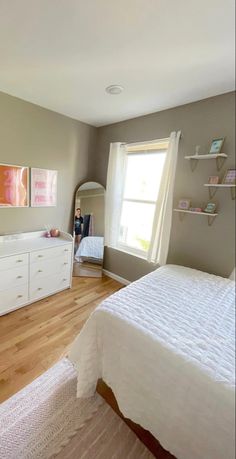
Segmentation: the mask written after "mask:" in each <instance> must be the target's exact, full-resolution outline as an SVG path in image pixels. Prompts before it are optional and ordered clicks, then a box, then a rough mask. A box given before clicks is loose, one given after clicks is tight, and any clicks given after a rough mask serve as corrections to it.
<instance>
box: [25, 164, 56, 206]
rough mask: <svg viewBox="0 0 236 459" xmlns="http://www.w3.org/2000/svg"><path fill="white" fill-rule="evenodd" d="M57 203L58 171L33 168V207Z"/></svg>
mask: <svg viewBox="0 0 236 459" xmlns="http://www.w3.org/2000/svg"><path fill="white" fill-rule="evenodd" d="M56 205H57V171H52V170H48V169H35V168H32V169H31V207H55V206H56Z"/></svg>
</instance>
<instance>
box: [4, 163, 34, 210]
mask: <svg viewBox="0 0 236 459" xmlns="http://www.w3.org/2000/svg"><path fill="white" fill-rule="evenodd" d="M1 207H4V208H10V207H29V168H28V167H25V166H14V165H10V164H0V208H1Z"/></svg>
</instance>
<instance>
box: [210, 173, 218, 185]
mask: <svg viewBox="0 0 236 459" xmlns="http://www.w3.org/2000/svg"><path fill="white" fill-rule="evenodd" d="M208 183H209V184H211V185H217V184H218V183H220V177H219V176H218V175H210V177H208Z"/></svg>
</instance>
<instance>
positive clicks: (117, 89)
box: [106, 84, 124, 96]
mask: <svg viewBox="0 0 236 459" xmlns="http://www.w3.org/2000/svg"><path fill="white" fill-rule="evenodd" d="M123 90H124V88H123V86H121V85H120V84H111V85H110V86H107V88H106V92H107V93H108V94H110V95H112V96H117V95H118V94H120V93H121V92H122V91H123Z"/></svg>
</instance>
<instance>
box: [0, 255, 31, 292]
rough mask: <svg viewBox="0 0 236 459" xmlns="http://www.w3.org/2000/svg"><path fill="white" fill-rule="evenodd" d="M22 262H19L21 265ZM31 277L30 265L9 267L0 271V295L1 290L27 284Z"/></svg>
mask: <svg viewBox="0 0 236 459" xmlns="http://www.w3.org/2000/svg"><path fill="white" fill-rule="evenodd" d="M20 264H21V263H19V265H20ZM28 278H29V271H28V265H23V266H19V268H13V269H7V270H4V271H1V273H0V295H1V290H7V289H10V288H15V287H17V286H18V285H22V284H27V282H28Z"/></svg>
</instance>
